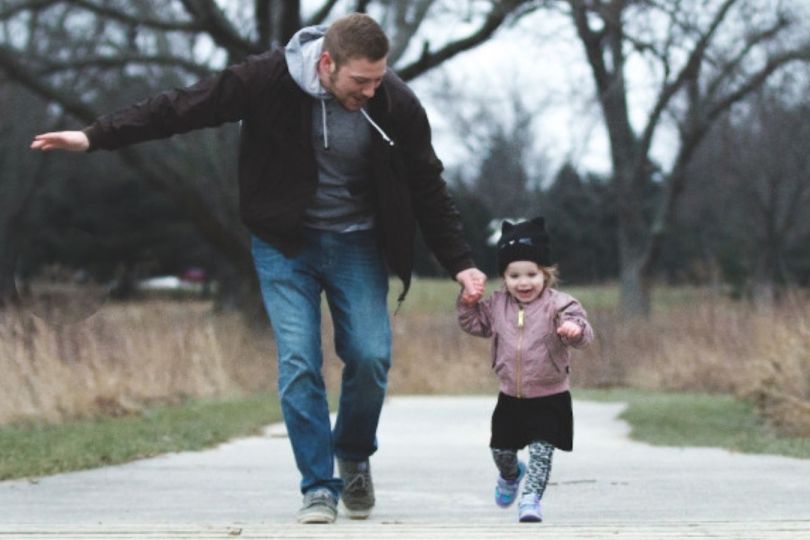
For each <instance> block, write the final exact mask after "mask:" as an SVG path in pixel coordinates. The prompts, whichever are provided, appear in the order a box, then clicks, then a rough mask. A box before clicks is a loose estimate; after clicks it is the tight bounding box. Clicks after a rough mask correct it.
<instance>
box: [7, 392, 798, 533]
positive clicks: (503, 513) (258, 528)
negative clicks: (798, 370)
mask: <svg viewBox="0 0 810 540" xmlns="http://www.w3.org/2000/svg"><path fill="white" fill-rule="evenodd" d="M493 405H494V398H490V397H392V398H390V399H389V401H388V403H387V404H386V406H385V408H384V409H383V417H382V421H381V426H380V430H379V440H380V451H379V452H378V453H377V454H376V455H375V456H374V457H373V458H372V470H373V472H374V478H375V484H376V489H377V501H378V503H377V507H376V509H375V512H374V514H373V515H372V517H371V519H369V520H368V521H350V520H348V519H346V518H345V517H343V516H341V518H339V520H338V523H336V524H335V525H331V526H314V525H310V526H302V525H297V524H296V523H295V512H296V510H297V508H298V506H299V503H300V496H299V495H298V474H297V471H296V470H295V466H294V464H293V459H292V452H291V451H290V448H289V441H288V440H287V439H286V438H285V437H284V433H283V429H280V427H279V426H271V427H270V428H268V430H267V433H266V434H265V436H263V437H252V438H246V439H240V440H236V441H233V442H230V443H228V444H224V445H222V446H219V447H218V448H215V449H212V450H208V451H203V452H194V453H181V454H170V455H165V456H161V457H157V458H154V459H147V460H142V461H137V462H134V463H130V464H126V465H122V466H115V467H106V468H103V469H97V470H93V471H84V472H77V473H70V474H62V475H57V476H52V477H46V478H41V479H37V480H33V481H29V480H23V481H11V482H0V540H3V539H6V538H27V539H36V538H51V539H56V538H60V539H61V538H122V539H123V538H235V537H238V538H374V539H377V538H419V539H420V540H422V539H428V538H459V539H460V538H465V539H467V538H510V537H514V538H518V537H521V538H523V537H525V536H526V535H527V534H531V535H535V534H536V535H543V536H547V537H552V536H553V537H555V538H605V537H611V538H639V539H642V538H643V539H650V538H708V537H711V538H757V539H759V538H784V539H788V538H790V539H791V540H794V539H802V538H806V539H810V460H798V459H790V458H783V457H775V456H750V455H739V454H733V453H729V452H726V451H722V450H715V449H705V448H659V447H652V446H648V445H645V444H641V443H637V442H632V441H630V440H629V439H628V438H627V432H628V428H627V426H626V425H625V424H624V423H623V422H621V421H619V420H617V418H616V417H617V415H618V414H619V412H620V411H621V409H622V405H619V404H604V403H591V402H580V401H576V402H575V403H574V416H575V419H576V428H575V433H576V435H575V449H574V452H572V453H565V452H558V453H556V454H555V458H554V459H555V461H554V468H553V471H552V478H551V485H550V487H549V489H548V491H547V492H546V497H545V500H544V505H545V506H544V512H545V517H546V521H545V523H543V524H539V525H536V524H531V525H529V524H522V525H521V524H517V523H516V513H517V511H516V509H515V508H510V509H507V510H502V509H499V508H497V507H496V506H495V505H494V503H493V502H492V490H493V485H494V480H495V472H494V467H493V465H492V464H491V460H490V456H489V449H488V447H487V444H488V436H489V425H488V424H489V415H490V413H491V408H492V406H493Z"/></svg>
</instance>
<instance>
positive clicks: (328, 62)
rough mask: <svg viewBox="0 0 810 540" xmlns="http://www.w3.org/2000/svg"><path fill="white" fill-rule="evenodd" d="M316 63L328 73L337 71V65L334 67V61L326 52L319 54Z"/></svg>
mask: <svg viewBox="0 0 810 540" xmlns="http://www.w3.org/2000/svg"><path fill="white" fill-rule="evenodd" d="M318 62H320V64H321V66H322V68H323V69H324V70H325V71H327V72H328V73H334V72H335V70H336V69H337V65H335V61H334V60H333V59H332V55H331V54H329V52H328V51H323V52H321V57H320V58H319V59H318Z"/></svg>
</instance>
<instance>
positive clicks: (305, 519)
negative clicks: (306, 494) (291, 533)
mask: <svg viewBox="0 0 810 540" xmlns="http://www.w3.org/2000/svg"><path fill="white" fill-rule="evenodd" d="M334 522H335V516H334V515H332V514H331V513H329V512H311V513H308V514H306V515H304V516H299V517H298V523H303V524H306V525H310V524H316V523H334Z"/></svg>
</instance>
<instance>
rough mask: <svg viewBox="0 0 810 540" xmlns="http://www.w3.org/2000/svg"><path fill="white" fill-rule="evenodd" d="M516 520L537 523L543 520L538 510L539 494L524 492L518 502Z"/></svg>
mask: <svg viewBox="0 0 810 540" xmlns="http://www.w3.org/2000/svg"><path fill="white" fill-rule="evenodd" d="M518 521H520V522H521V523H538V522H540V521H543V514H542V513H541V512H540V495H538V494H537V493H524V494H523V497H521V498H520V503H519V504H518Z"/></svg>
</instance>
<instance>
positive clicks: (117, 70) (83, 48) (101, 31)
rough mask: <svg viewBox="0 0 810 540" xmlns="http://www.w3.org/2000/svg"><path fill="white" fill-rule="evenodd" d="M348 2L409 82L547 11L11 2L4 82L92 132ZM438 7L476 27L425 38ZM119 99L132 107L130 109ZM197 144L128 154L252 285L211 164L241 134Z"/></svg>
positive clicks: (499, 4)
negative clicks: (381, 34)
mask: <svg viewBox="0 0 810 540" xmlns="http://www.w3.org/2000/svg"><path fill="white" fill-rule="evenodd" d="M339 3H340V4H341V5H344V7H343V9H344V10H346V9H349V10H358V11H368V12H372V11H373V12H374V14H375V15H376V16H378V18H380V20H382V21H384V24H385V27H386V29H387V30H388V31H389V33H390V34H391V35H392V36H393V37H392V42H393V43H394V48H393V50H392V56H391V58H390V59H389V62H390V63H391V64H392V65H394V66H395V67H396V69H397V71H399V73H400V74H401V76H402V77H403V78H404V79H406V80H408V79H413V78H414V77H417V76H419V75H420V74H422V73H424V72H425V71H427V70H429V69H432V68H433V67H435V66H437V65H439V64H441V63H442V62H444V61H446V60H447V59H449V58H451V57H453V56H454V55H456V54H458V53H460V52H462V51H465V50H468V49H471V48H473V47H475V46H476V45H478V44H480V43H482V42H484V41H486V40H487V39H489V38H490V37H491V36H492V35H493V34H494V32H495V31H496V30H497V29H498V27H500V26H501V25H503V24H504V23H505V22H507V21H508V20H509V18H510V17H518V16H520V15H522V14H524V13H525V12H527V10H531V9H534V8H535V7H536V5H538V2H536V1H531V0H504V1H500V0H484V1H473V0H470V1H469V2H464V3H458V2H456V3H452V6H454V7H447V6H443V5H442V4H444V3H443V2H440V1H437V0H430V1H426V0H422V1H420V2H415V3H407V2H393V1H386V0H377V1H357V2H337V1H335V0H324V1H323V2H322V3H321V5H320V7H319V8H318V9H315V10H314V11H313V12H312V13H311V14H310V15H309V16H304V14H303V10H302V6H301V2H300V0H254V2H252V3H234V4H231V5H228V9H224V8H223V7H221V5H220V4H219V3H217V2H216V1H215V0H134V1H132V2H128V3H124V2H107V1H101V0H69V1H68V0H9V1H8V2H4V3H3V4H2V6H0V72H3V73H5V75H6V77H8V78H9V79H11V80H14V81H15V82H16V83H17V84H19V85H21V86H23V87H25V88H26V89H27V90H28V91H29V92H31V93H33V94H34V95H37V96H39V97H41V98H43V99H44V100H46V101H48V102H51V103H53V104H56V105H58V108H59V113H60V114H65V115H67V116H69V117H70V118H73V119H75V120H77V121H78V122H80V123H85V124H86V123H89V122H91V121H92V120H93V119H94V118H96V117H98V116H99V115H100V114H101V113H102V112H106V111H108V110H109V109H111V108H117V107H119V106H121V105H124V104H126V103H127V102H128V101H133V100H135V99H137V98H135V94H136V91H137V92H140V94H139V95H140V97H144V96H145V95H148V94H149V93H152V92H154V91H157V90H159V89H163V88H166V87H167V86H181V85H184V84H188V83H190V82H192V81H193V80H194V79H198V78H200V77H205V76H208V75H210V74H211V73H213V72H214V71H215V70H216V69H217V68H219V67H222V65H223V64H225V63H234V62H238V61H240V60H242V59H244V58H245V57H246V56H248V55H250V54H254V53H258V52H261V51H264V50H266V49H267V48H268V47H269V46H272V45H278V44H283V43H285V42H286V41H287V39H288V38H289V37H290V36H291V35H292V33H293V32H295V31H296V30H297V29H298V28H299V27H300V26H301V25H304V24H318V23H322V22H324V21H327V20H329V19H330V18H332V17H335V16H337V15H339V14H340V13H339V12H338V9H337V5H338V4H339ZM460 4H461V6H460ZM345 6H347V7H345ZM459 6H460V7H459ZM440 8H441V10H443V11H442V13H441V14H442V15H443V16H450V17H453V16H464V17H467V16H469V15H470V13H473V15H474V17H475V20H478V21H479V25H478V27H477V28H475V29H473V30H472V31H471V32H470V33H469V34H468V35H463V36H461V37H458V38H455V39H449V40H444V41H441V42H439V43H438V44H435V43H431V42H429V41H428V40H426V39H424V38H422V37H419V30H420V28H421V26H422V24H423V23H424V22H425V21H426V20H428V19H429V17H430V16H432V15H430V13H431V10H432V9H440ZM459 13H460V15H459ZM21 36H22V39H20V37H21ZM416 39H419V40H420V41H421V53H420V54H419V55H418V57H417V58H416V60H413V61H411V62H410V63H398V61H399V60H400V58H402V56H401V55H402V54H403V52H404V51H405V50H406V49H407V48H408V44H409V43H410V42H412V41H413V40H416ZM122 96H132V97H131V99H127V100H126V101H125V100H124V97H122ZM112 104H114V105H112ZM195 136H196V137H198V138H197V139H190V138H188V137H190V136H184V137H183V138H179V139H181V140H172V141H166V142H162V143H161V146H160V151H158V150H157V149H156V148H155V147H152V148H150V147H149V145H143V146H139V147H133V148H128V149H125V150H123V151H121V152H120V153H119V154H120V156H121V159H122V160H123V161H124V162H125V164H126V165H127V166H128V167H129V168H130V169H131V170H133V171H136V172H137V174H138V176H140V177H141V178H143V179H144V181H145V182H147V183H148V184H149V185H151V186H152V187H154V188H155V189H157V190H160V191H162V192H164V193H166V194H167V195H169V196H170V197H171V198H172V199H173V200H175V201H176V203H177V204H178V205H179V206H180V207H182V208H183V209H185V211H186V213H187V214H188V215H189V216H190V218H191V219H192V221H193V222H194V224H195V226H196V227H197V228H198V230H199V231H200V233H201V234H202V235H203V236H204V237H205V238H206V239H207V240H208V241H209V242H210V243H211V244H212V245H213V246H214V247H215V248H216V249H218V250H219V251H220V252H221V253H223V255H224V258H225V259H227V260H228V261H229V262H230V263H231V264H232V265H233V268H234V270H235V272H236V273H237V274H238V275H240V276H242V278H243V279H237V280H234V281H241V282H251V280H252V279H253V278H252V276H253V270H252V264H251V262H250V254H249V248H248V242H247V238H246V235H245V233H244V231H243V229H242V228H241V226H240V224H239V220H238V217H237V214H238V212H237V210H236V198H235V196H234V184H235V182H233V181H232V178H230V177H231V176H233V167H223V166H222V165H221V161H219V160H218V159H212V158H211V156H217V157H219V156H226V157H227V159H228V160H230V161H231V162H233V160H234V156H235V144H234V143H233V138H234V137H235V136H236V134H235V133H234V132H233V131H231V132H230V134H226V135H225V136H224V137H220V136H217V135H207V134H195ZM226 163H227V160H226Z"/></svg>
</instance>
